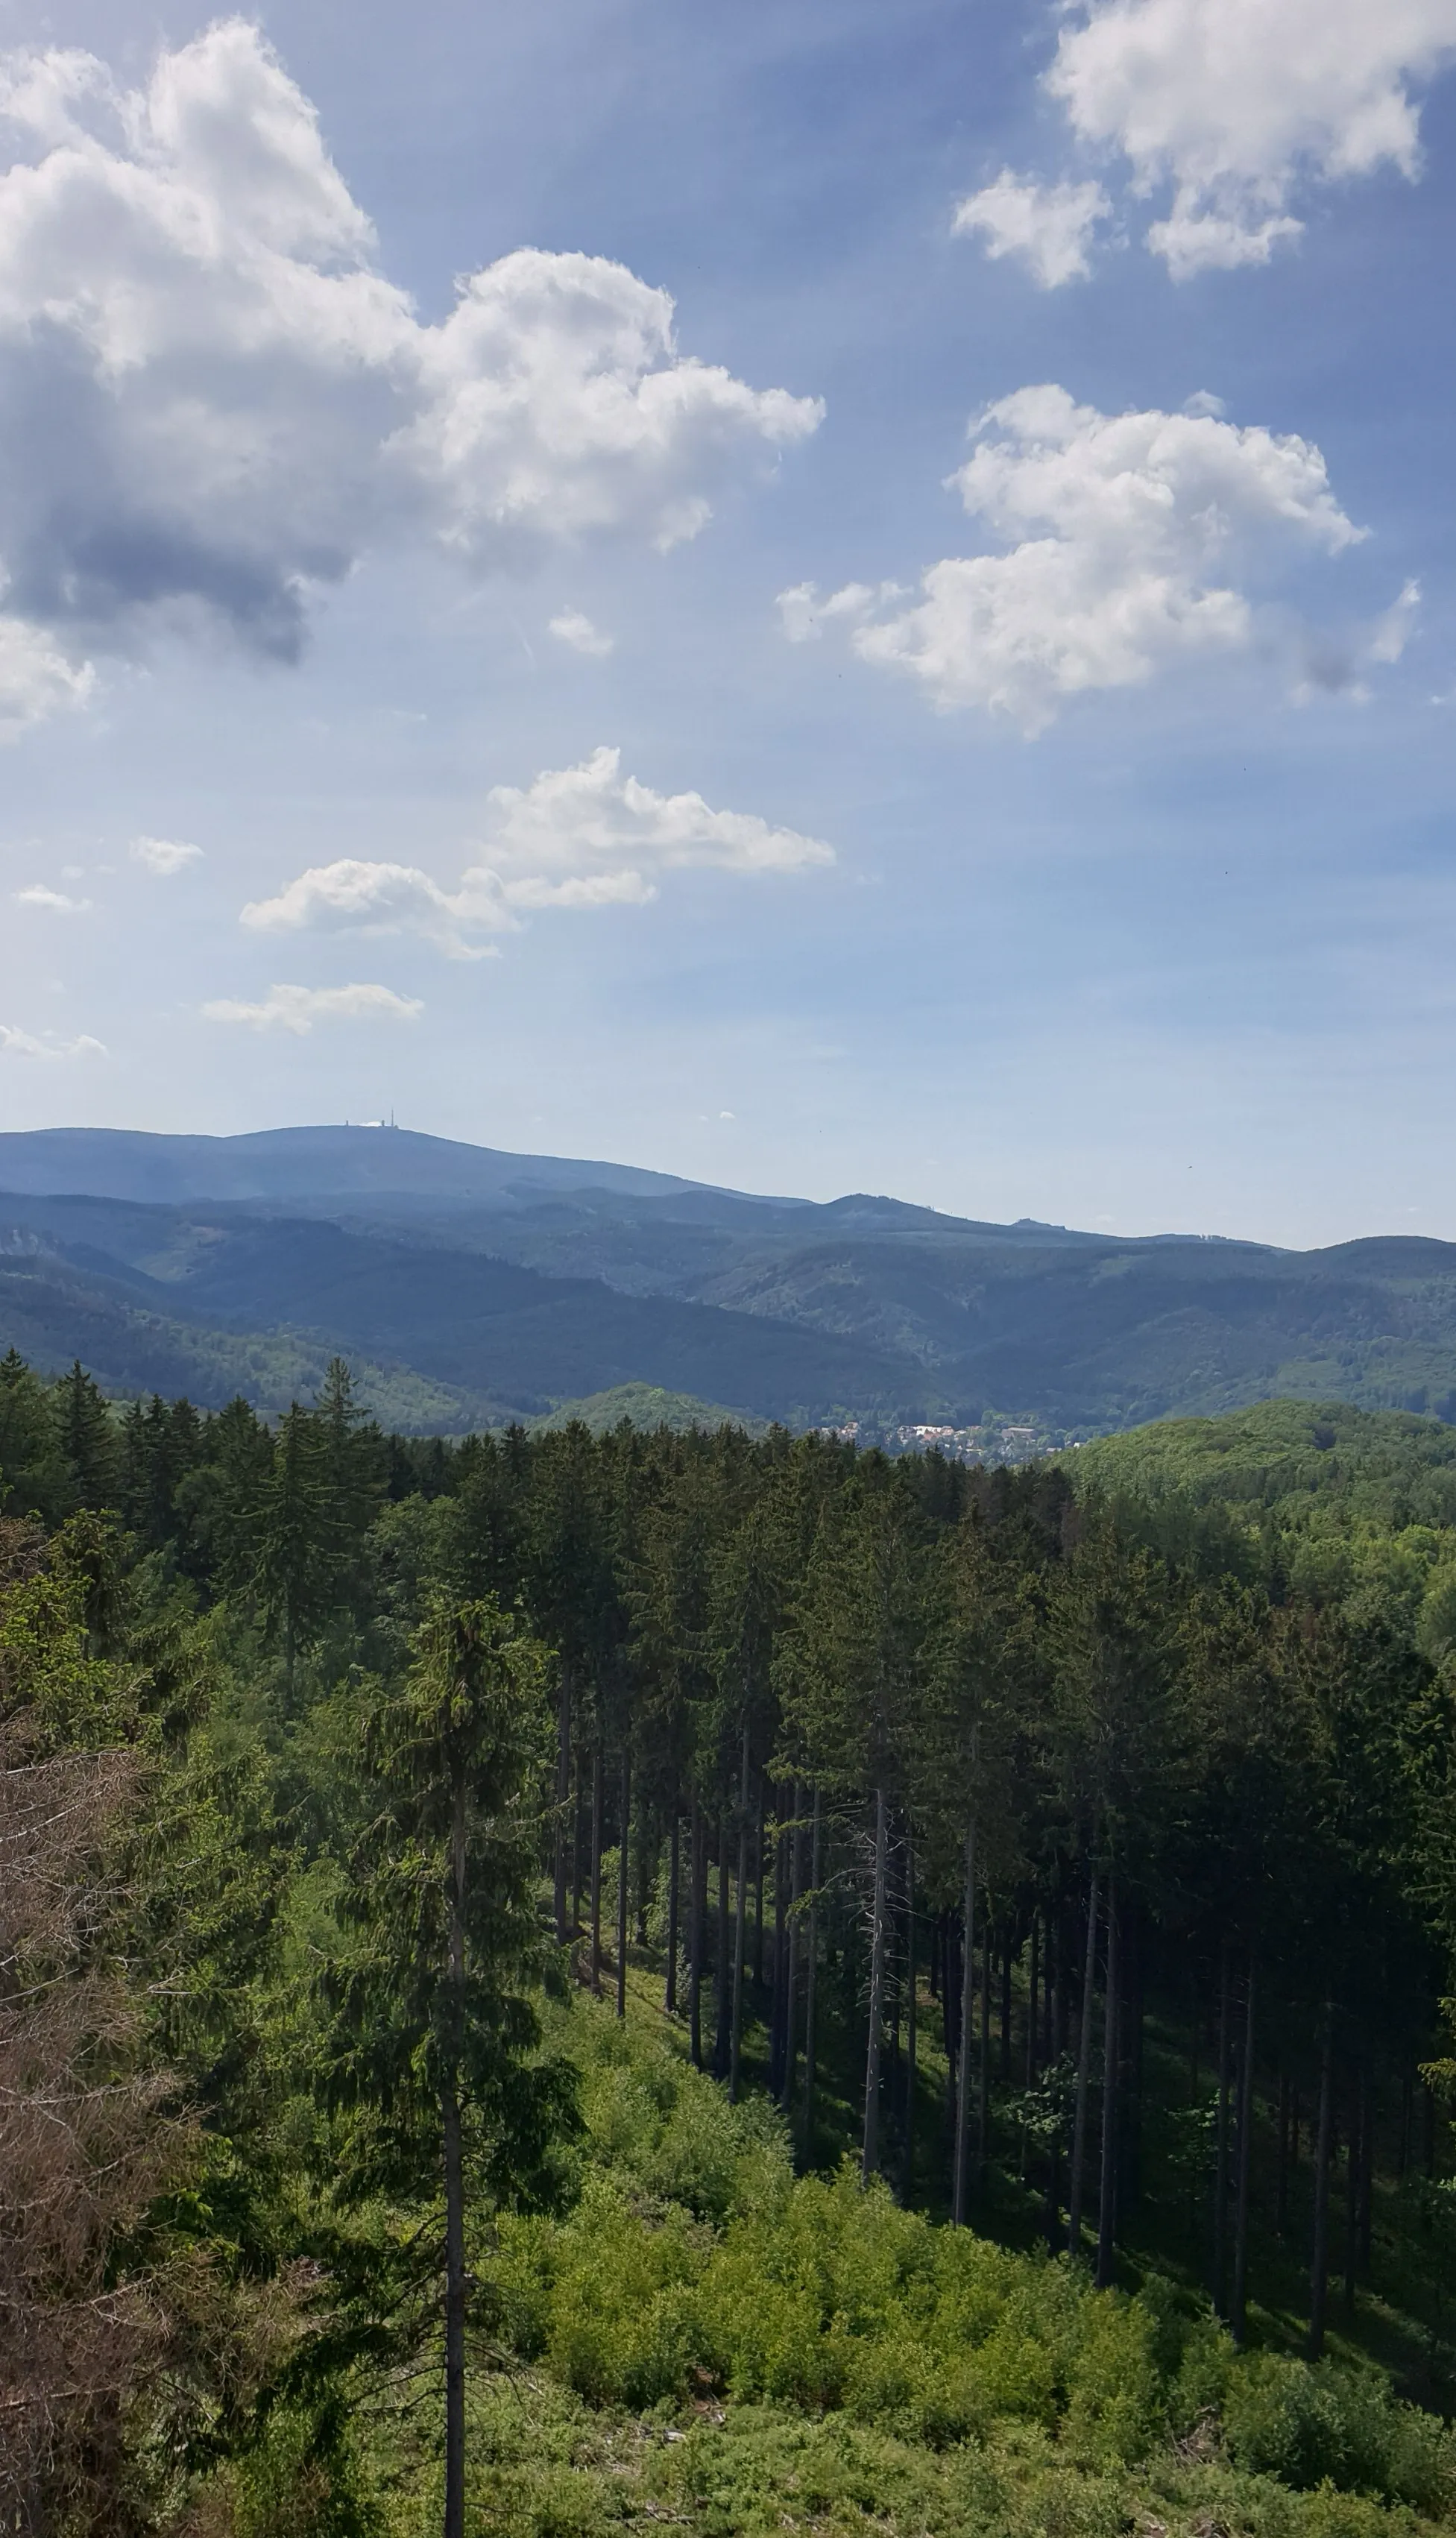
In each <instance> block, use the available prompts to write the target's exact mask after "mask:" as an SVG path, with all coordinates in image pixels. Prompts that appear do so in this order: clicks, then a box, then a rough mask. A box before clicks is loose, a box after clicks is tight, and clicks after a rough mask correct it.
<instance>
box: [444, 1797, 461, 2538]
mask: <svg viewBox="0 0 1456 2538" xmlns="http://www.w3.org/2000/svg"><path fill="white" fill-rule="evenodd" d="M449 1950H450V2058H449V2066H448V2070H447V2074H446V2078H445V2083H444V2087H443V2089H442V2091H441V2093H440V2114H441V2132H442V2145H441V2146H442V2150H443V2155H444V2188H445V2518H444V2538H464V2533H465V2175H464V2163H463V2160H462V2156H461V2142H460V2098H459V2084H458V2078H457V2074H458V2072H459V2068H460V2061H461V2057H462V2054H463V2050H464V2037H463V2035H462V2027H463V2022H464V2015H465V1766H464V1762H463V1759H460V1758H458V1757H457V1758H456V1759H455V1760H454V1761H453V1763H452V1768H451V1789H450V1935H449Z"/></svg>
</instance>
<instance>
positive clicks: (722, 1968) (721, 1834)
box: [713, 1814, 733, 2080]
mask: <svg viewBox="0 0 1456 2538" xmlns="http://www.w3.org/2000/svg"><path fill="white" fill-rule="evenodd" d="M728 1878H729V1871H728V1818H727V1816H726V1814H724V1815H720V1816H719V1818H718V1962H717V1966H716V1969H715V1970H716V1973H717V1984H716V1995H717V1996H716V2000H715V2003H714V2007H715V2010H716V2018H715V2022H714V2033H713V2076H714V2078H715V2079H718V2080H726V2079H727V2077H728V2055H729V2040H730V2036H731V2032H732V2027H733V1936H732V1932H733V1923H732V1918H731V1916H730V1912H729V1893H728Z"/></svg>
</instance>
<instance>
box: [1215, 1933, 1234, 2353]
mask: <svg viewBox="0 0 1456 2538" xmlns="http://www.w3.org/2000/svg"><path fill="white" fill-rule="evenodd" d="M1228 1991H1229V1971H1228V1940H1227V1937H1226V1935H1225V1937H1224V1942H1223V1945H1222V1947H1221V1949H1220V1951H1219V2117H1218V2124H1217V2128H1216V2131H1215V2136H1214V2313H1215V2315H1216V2316H1217V2317H1226V2316H1227V2314H1228V2303H1227V2300H1226V2298H1225V2293H1226V2290H1227V2275H1228V2099H1229V2088H1228V2079H1229V2073H1228V2061H1229V2051H1230V2037H1231V2029H1230V2024H1229V2002H1228Z"/></svg>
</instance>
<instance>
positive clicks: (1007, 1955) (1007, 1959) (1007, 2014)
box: [1001, 1924, 1012, 2089]
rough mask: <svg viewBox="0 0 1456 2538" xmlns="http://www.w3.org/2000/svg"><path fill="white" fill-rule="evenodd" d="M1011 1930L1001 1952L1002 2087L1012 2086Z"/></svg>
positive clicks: (1008, 1927)
mask: <svg viewBox="0 0 1456 2538" xmlns="http://www.w3.org/2000/svg"><path fill="white" fill-rule="evenodd" d="M1011 1953H1012V1952H1011V1928H1010V1924H1008V1926H1007V1932H1006V1939H1005V1942H1004V1944H1003V1946H1002V1950H1001V2085H1002V2087H1003V2088H1004V2089H1009V2088H1010V2086H1011Z"/></svg>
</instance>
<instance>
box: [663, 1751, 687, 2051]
mask: <svg viewBox="0 0 1456 2538" xmlns="http://www.w3.org/2000/svg"><path fill="white" fill-rule="evenodd" d="M682 1833H683V1817H682V1808H681V1804H680V1801H679V1797H678V1790H677V1785H676V1783H674V1786H673V1828H672V1837H671V1841H670V1844H669V1848H668V1864H667V1980H666V1982H665V1984H664V1986H663V1998H662V2006H663V2008H664V2010H665V2011H666V2013H667V2016H668V2017H669V2018H671V2017H673V2015H674V2014H675V2012H676V2010H677V2006H678V1874H679V1860H680V1856H681V1852H682Z"/></svg>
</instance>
